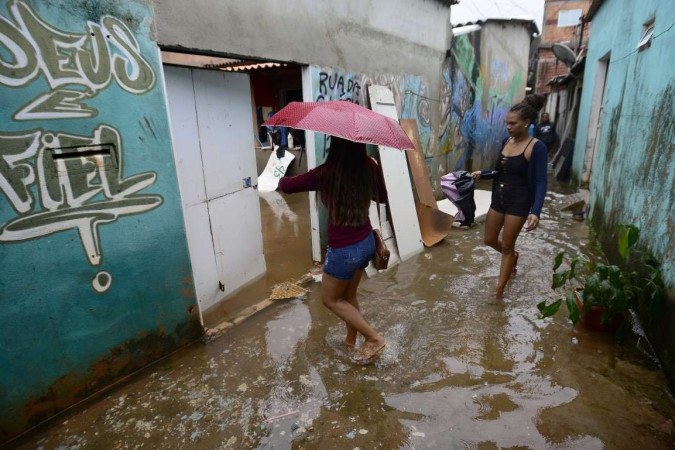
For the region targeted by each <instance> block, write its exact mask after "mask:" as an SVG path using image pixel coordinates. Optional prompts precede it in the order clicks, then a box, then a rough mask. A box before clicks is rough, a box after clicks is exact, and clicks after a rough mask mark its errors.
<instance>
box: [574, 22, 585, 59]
mask: <svg viewBox="0 0 675 450" xmlns="http://www.w3.org/2000/svg"><path fill="white" fill-rule="evenodd" d="M585 25H586V21H585V20H584V19H583V18H582V19H581V32H580V33H579V41H578V42H577V49H576V51H575V53H576V54H577V55H578V54H579V51H580V50H581V42H582V40H583V39H584V26H585Z"/></svg>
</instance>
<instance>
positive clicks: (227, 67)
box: [205, 60, 288, 72]
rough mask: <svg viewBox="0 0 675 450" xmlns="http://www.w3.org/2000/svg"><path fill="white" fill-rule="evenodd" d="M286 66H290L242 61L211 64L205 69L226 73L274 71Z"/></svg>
mask: <svg viewBox="0 0 675 450" xmlns="http://www.w3.org/2000/svg"><path fill="white" fill-rule="evenodd" d="M286 66H288V64H286V63H278V62H259V61H245V60H240V61H234V62H227V63H224V64H209V65H207V66H205V67H206V68H207V69H220V70H224V71H226V72H252V71H255V70H262V69H273V68H276V67H286Z"/></svg>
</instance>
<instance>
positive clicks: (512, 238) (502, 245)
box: [471, 94, 547, 298]
mask: <svg viewBox="0 0 675 450" xmlns="http://www.w3.org/2000/svg"><path fill="white" fill-rule="evenodd" d="M542 106H544V100H543V97H542V96H541V95H536V94H531V95H527V96H526V97H525V99H524V100H523V101H522V102H520V103H518V104H516V105H514V106H513V107H511V109H510V110H509V112H508V114H507V115H506V129H507V131H508V132H509V135H510V137H509V138H508V139H506V140H505V141H504V144H503V146H502V150H501V153H500V155H499V158H497V165H496V167H495V170H484V171H476V172H473V173H472V174H471V175H472V176H473V177H474V179H476V180H478V179H481V178H483V179H490V178H493V179H494V182H493V185H492V203H491V204H490V209H489V210H488V214H487V218H486V220H485V244H486V245H489V246H490V247H492V248H494V249H495V250H497V251H498V252H499V253H501V255H502V258H501V265H500V268H499V281H498V282H497V290H496V295H497V298H501V297H502V296H503V295H504V289H505V288H506V283H508V281H509V279H510V278H511V276H512V275H515V274H516V271H517V264H518V252H517V251H515V245H516V240H517V239H518V235H519V234H520V230H521V229H522V228H523V226H524V225H526V224H527V225H526V227H525V230H526V231H532V230H534V229H535V228H537V226H538V225H539V215H540V214H541V209H542V206H543V205H544V197H545V196H546V181H547V180H546V163H547V151H546V145H544V143H543V142H541V141H539V140H537V139H536V138H534V137H530V135H529V125H530V124H531V123H533V122H534V121H536V119H537V115H538V114H539V110H540V109H541V108H542ZM502 230H503V232H502ZM500 232H502V238H501V240H500V239H499V233H500Z"/></svg>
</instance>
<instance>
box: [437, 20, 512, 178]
mask: <svg viewBox="0 0 675 450" xmlns="http://www.w3.org/2000/svg"><path fill="white" fill-rule="evenodd" d="M480 36H481V35H480V31H476V32H473V33H469V34H466V35H460V36H457V37H455V38H454V39H453V42H452V49H451V56H450V58H448V60H447V61H446V62H445V64H444V67H443V70H442V84H443V85H442V86H441V104H440V108H441V119H440V127H439V135H438V144H439V149H440V154H441V155H443V156H444V157H443V158H442V161H441V166H444V167H441V170H442V171H444V172H450V171H453V170H460V169H468V170H471V169H474V168H481V167H491V166H492V164H493V162H494V159H495V158H496V156H497V154H498V152H499V149H500V146H501V142H502V140H503V139H504V138H505V137H506V129H505V127H504V120H505V118H506V113H507V112H508V109H509V108H510V106H511V104H512V101H513V98H514V96H515V94H516V88H517V87H518V86H520V84H521V80H522V74H521V73H520V72H519V71H518V70H517V69H516V67H515V66H514V65H513V64H512V63H511V62H510V61H508V60H504V59H500V56H499V55H490V56H491V57H490V58H487V59H489V60H490V68H489V71H487V73H484V70H483V69H482V67H483V64H482V61H483V59H486V58H485V55H481V51H480V49H481V42H480Z"/></svg>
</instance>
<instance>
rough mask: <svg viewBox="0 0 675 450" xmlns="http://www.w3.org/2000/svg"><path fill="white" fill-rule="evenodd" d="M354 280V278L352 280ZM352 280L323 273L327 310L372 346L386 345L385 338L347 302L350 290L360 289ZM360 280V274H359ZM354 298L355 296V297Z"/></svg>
mask: <svg viewBox="0 0 675 450" xmlns="http://www.w3.org/2000/svg"><path fill="white" fill-rule="evenodd" d="M352 280H354V277H353V278H352ZM352 280H340V279H338V278H335V277H332V276H330V275H328V274H327V273H326V272H324V273H323V278H322V281H321V299H322V301H323V304H324V306H325V307H326V308H328V309H330V310H331V311H333V313H335V315H336V316H338V317H339V318H340V319H342V320H344V321H345V323H346V324H347V327H348V328H347V329H348V330H349V327H351V328H353V329H354V330H356V331H357V332H358V333H361V335H362V336H363V337H364V338H365V339H366V343H367V344H368V343H369V344H370V345H378V346H379V345H381V344H383V343H384V337H382V335H380V334H379V333H377V331H375V330H374V329H373V328H372V327H371V326H370V325H369V324H368V322H366V320H365V319H364V318H363V316H362V315H361V312H360V311H359V310H358V309H357V308H356V307H355V306H354V305H353V304H352V303H350V302H348V301H347V300H346V297H347V296H346V294H347V292H348V289H349V288H350V287H351V289H354V290H355V288H356V287H358V282H356V283H355V285H356V286H354V285H353V284H351V283H352ZM359 280H360V274H359ZM353 297H354V296H353Z"/></svg>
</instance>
